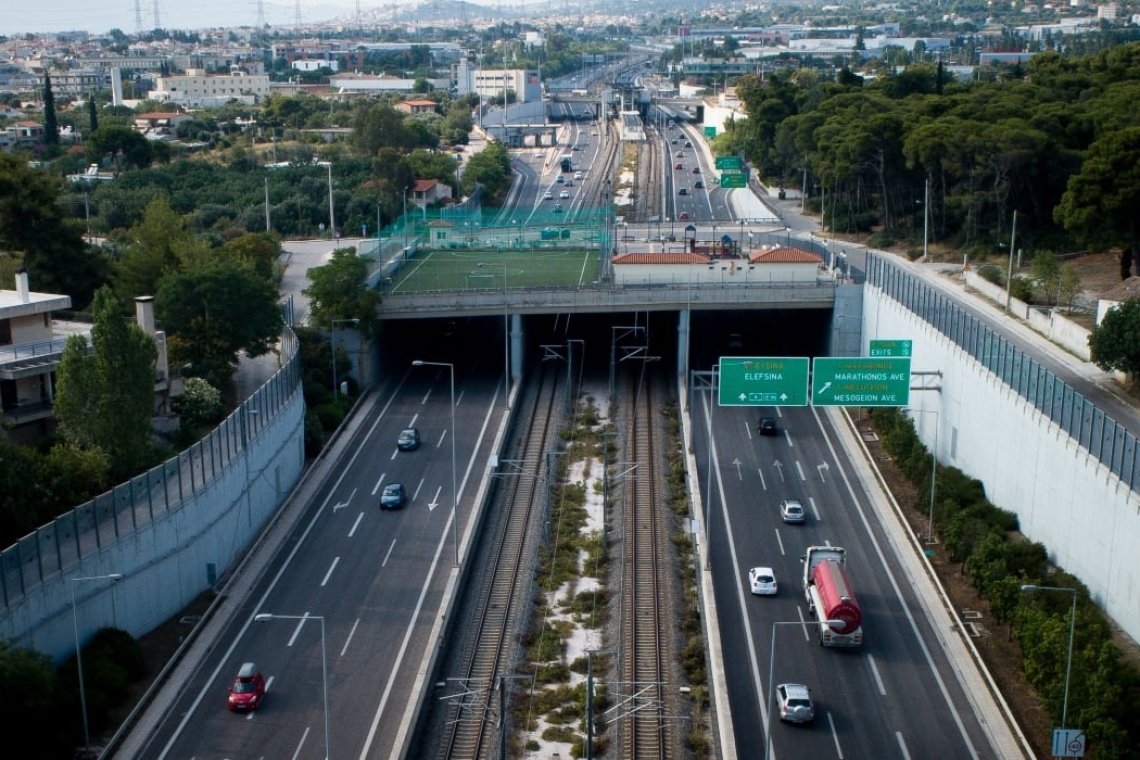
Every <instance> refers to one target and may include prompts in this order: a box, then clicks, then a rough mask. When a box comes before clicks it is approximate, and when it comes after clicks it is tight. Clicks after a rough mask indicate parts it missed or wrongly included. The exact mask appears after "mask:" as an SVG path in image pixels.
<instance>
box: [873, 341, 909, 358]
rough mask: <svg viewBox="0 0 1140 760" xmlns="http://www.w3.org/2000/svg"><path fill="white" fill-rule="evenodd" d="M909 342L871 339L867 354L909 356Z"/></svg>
mask: <svg viewBox="0 0 1140 760" xmlns="http://www.w3.org/2000/svg"><path fill="white" fill-rule="evenodd" d="M911 344H912V341H909V340H873V341H871V350H870V351H868V352H867V355H868V356H910V355H911V351H910V349H911Z"/></svg>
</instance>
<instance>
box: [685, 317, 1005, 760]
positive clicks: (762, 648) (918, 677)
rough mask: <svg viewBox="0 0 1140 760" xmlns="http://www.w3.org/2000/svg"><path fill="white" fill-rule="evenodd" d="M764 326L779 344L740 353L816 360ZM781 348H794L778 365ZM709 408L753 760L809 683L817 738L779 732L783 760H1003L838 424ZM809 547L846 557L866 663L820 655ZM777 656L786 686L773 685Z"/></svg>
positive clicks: (696, 416) (719, 593)
mask: <svg viewBox="0 0 1140 760" xmlns="http://www.w3.org/2000/svg"><path fill="white" fill-rule="evenodd" d="M753 319H754V320H755V323H756V324H755V325H754V330H753V333H752V334H755V335H764V334H767V335H772V336H779V337H774V338H770V339H769V344H770V345H765V344H764V343H763V342H761V343H758V344H757V343H753V344H751V345H746V346H745V347H744V350H743V351H742V352H735V353H739V354H740V355H745V356H766V355H806V353H805V352H804V351H803V349H805V348H808V347H809V346H810V341H809V340H807V339H806V338H807V336H806V335H803V336H801V335H798V334H797V330H796V329H795V328H794V327H793V326H792V325H790V324H788V323H784V324H780V323H779V322H778V321H777V320H775V319H771V318H770V317H769V316H768V315H754V316H753ZM809 332H810V331H809ZM747 339H748V338H747V337H746V338H745V340H747ZM775 345H785V346H786V347H785V348H783V349H779V353H770V351H772V349H773V347H774V346H775ZM711 348H712V351H711V352H705V353H703V354H701V355H700V356H699V357H698V359H697V362H698V365H697V368H700V365H701V364H704V365H705V366H711V361H715V358H714V356H715V348H716V347H715V345H713V346H712V347H711ZM797 349H799V350H797ZM786 351H791V354H787V353H785V352H786ZM710 360H711V361H710ZM710 403H712V404H715V398H713V399H711V400H710V398H709V394H707V393H706V392H696V393H694V394H693V399H692V410H693V430H694V437H695V447H696V454H695V461H696V462H697V465H698V469H699V471H700V482H701V484H702V487H703V488H704V489H705V490H704V491H703V493H702V499H704V500H705V503H706V508H707V509H708V516H707V518H706V519H707V520H708V522H709V530H710V531H711V537H710V555H711V567H712V572H713V577H714V581H715V587H716V592H715V593H716V603H717V608H718V615H719V620H720V624H721V627H720V631H721V637H722V645H723V655H724V661H725V666H726V671H727V672H728V674H729V677H728V690H729V698H730V704H731V707H732V714H733V725H734V729H735V735H736V741H737V746H738V748H739V749H740V751H741V756H742V757H761V756H762V753H763V736H764V730H763V729H764V727H765V726H766V725H767V723H768V709H769V708H768V701H769V699H770V696H769V695H770V691H769V690H770V687H771V684H772V683H773V682H774V683H785V682H791V683H802V684H805V685H807V686H808V687H809V688H810V689H811V690H812V693H813V696H814V699H815V701H816V720H815V724H814V725H813V726H811V727H800V726H793V725H781V724H780V723H779V721H778V719H777V720H776V721H775V725H774V726H773V727H772V736H773V753H772V756H773V757H789V758H797V757H813V758H869V757H875V758H887V757H899V758H939V757H946V758H979V757H981V758H986V757H993V756H995V750H994V749H993V748H992V747H991V746H990V742H989V739H988V737H987V734H986V730H985V728H984V727H983V725H982V722H981V720H980V719H979V717H977V716H976V715H974V712H973V708H972V704H971V702H970V700H969V698H968V696H967V694H966V692H965V690H964V688H963V685H962V684H961V683H959V680H958V678H957V676H956V674H955V669H954V668H953V667H952V666H951V663H950V661H949V660H948V659H947V655H946V653H945V652H943V651H942V649H941V648H940V645H939V642H940V641H941V640H942V638H943V637H942V636H941V635H940V632H936V631H934V630H933V628H932V625H934V623H932V622H931V621H930V620H929V619H928V617H927V614H926V612H925V610H924V608H923V606H922V605H921V604H920V603H919V600H918V599H917V598H916V591H915V587H914V586H913V585H912V583H911V581H910V580H909V579H908V577H907V573H906V571H905V570H904V568H903V567H902V565H901V564H900V561H899V559H898V557H897V556H896V555H897V554H898V553H899V552H910V551H912V549H911V547H909V546H906V545H902V544H901V543H900V541H899V536H898V534H897V533H896V534H894V535H892V533H891V532H890V531H889V530H888V529H887V527H885V526H884V525H883V524H881V522H880V517H879V515H880V508H881V507H884V506H886V505H884V504H882V503H881V497H879V496H878V494H877V493H870V492H868V491H867V490H866V489H865V488H864V481H863V478H862V477H860V475H859V470H860V468H861V467H865V466H866V464H865V463H861V462H859V461H853V460H852V459H851V458H850V457H849V456H848V454H847V451H846V450H845V449H844V447H843V445H842V443H841V440H840V436H839V435H838V433H837V431H836V430H835V429H834V428H833V424H832V422H831V421H830V419H829V418H828V415H827V414H826V412H824V411H823V410H822V409H819V408H815V407H807V408H791V407H786V408H772V407H760V408H744V407H717V406H710ZM710 414H711V430H712V447H711V449H710V448H709V446H708V441H709V436H708V430H709V428H710V417H709V415H710ZM763 415H776V416H777V420H778V425H779V434H778V435H776V436H764V437H761V436H759V435H758V434H757V432H756V425H757V423H758V421H759V418H760V417H761V416H763ZM710 465H711V468H710ZM710 474H711V476H712V477H711V480H710V479H709V476H710ZM785 498H794V499H799V500H800V501H801V502H802V503H803V505H804V507H805V510H806V512H807V519H806V521H805V523H804V524H802V525H794V524H786V523H784V522H782V521H781V519H780V516H779V506H778V505H779V502H780V500H781V499H785ZM873 499H880V503H879V504H875V503H873ZM810 545H832V546H842V547H844V548H846V549H847V552H848V559H847V569H848V574H849V576H850V578H851V583H852V586H853V588H854V593H855V596H856V598H857V599H858V601H859V603H860V606H861V608H862V610H863V632H864V633H863V636H864V645H863V647H862V648H861V649H859V650H837V649H827V648H823V647H820V646H819V645H818V636H817V634H816V632H815V631H814V626H808V625H800V624H798V623H800V622H802V621H807V622H814V618H813V617H812V615H811V614H810V613H809V612H808V611H807V606H806V603H805V599H804V593H803V587H802V573H803V570H802V565H801V562H800V558H801V556H802V555H803V553H804V549H805V548H806V547H807V546H810ZM760 565H763V566H769V567H772V568H773V569H774V570H775V575H776V578H777V580H778V582H779V594H778V595H777V596H776V597H753V596H752V595H751V593H750V592H749V590H748V586H747V573H748V569H749V568H750V567H753V566H760ZM934 606H935V608H937V607H938V606H939V605H938V604H937V603H935V604H934ZM773 623H780V624H779V625H776V626H773ZM786 623H792V624H790V625H789V624H786ZM773 629H774V630H775V649H774V650H773V643H772V642H773ZM773 651H774V654H775V677H774V679H772V681H770V680H769V675H768V672H769V667H770V661H771V658H772V655H773Z"/></svg>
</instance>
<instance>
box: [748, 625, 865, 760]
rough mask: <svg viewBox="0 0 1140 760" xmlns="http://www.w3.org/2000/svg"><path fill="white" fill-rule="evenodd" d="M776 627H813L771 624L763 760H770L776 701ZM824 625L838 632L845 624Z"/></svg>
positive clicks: (805, 634)
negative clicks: (773, 714) (766, 718)
mask: <svg viewBox="0 0 1140 760" xmlns="http://www.w3.org/2000/svg"><path fill="white" fill-rule="evenodd" d="M778 625H799V626H806V625H814V623H805V622H804V621H802V620H784V621H779V620H778V621H776V622H774V623H772V647H771V649H772V651H771V654H770V655H769V656H768V720H767V721H766V723H767V725H766V726H765V730H766V731H767V733H768V736H767V737H766V738H765V741H764V760H770V758H771V757H772V705H773V704H774V703H775V701H776V681H775V678H776V626H778ZM824 625H826V626H827V627H828V628H830V629H831V630H833V631H838V630H840V629H842V628H843V627H844V626H846V625H847V624H846V623H844V622H843V621H842V620H827V621H824ZM804 637H805V638H806V637H807V631H806V630H805V631H804Z"/></svg>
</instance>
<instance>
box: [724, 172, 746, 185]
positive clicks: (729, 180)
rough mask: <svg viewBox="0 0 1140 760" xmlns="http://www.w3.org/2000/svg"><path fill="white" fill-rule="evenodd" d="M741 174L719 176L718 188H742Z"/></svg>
mask: <svg viewBox="0 0 1140 760" xmlns="http://www.w3.org/2000/svg"><path fill="white" fill-rule="evenodd" d="M744 185H745V182H744V175H743V174H721V175H720V186H721V187H744Z"/></svg>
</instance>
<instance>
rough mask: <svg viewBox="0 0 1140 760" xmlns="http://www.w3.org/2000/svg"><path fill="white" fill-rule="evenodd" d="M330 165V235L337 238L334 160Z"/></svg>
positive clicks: (334, 238)
mask: <svg viewBox="0 0 1140 760" xmlns="http://www.w3.org/2000/svg"><path fill="white" fill-rule="evenodd" d="M328 167H329V235H331V236H332V239H333V240H336V211H335V209H334V208H333V184H332V161H329V163H328Z"/></svg>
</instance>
